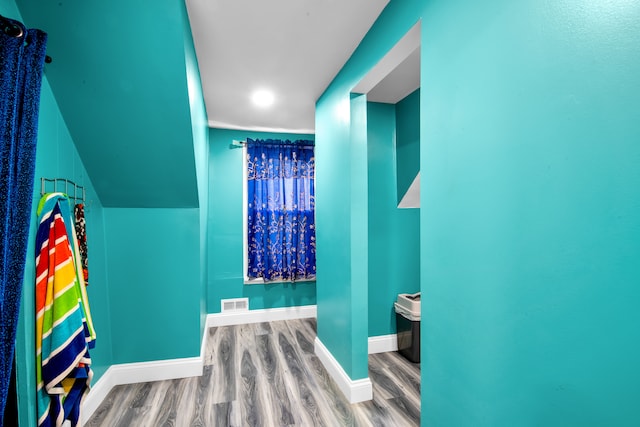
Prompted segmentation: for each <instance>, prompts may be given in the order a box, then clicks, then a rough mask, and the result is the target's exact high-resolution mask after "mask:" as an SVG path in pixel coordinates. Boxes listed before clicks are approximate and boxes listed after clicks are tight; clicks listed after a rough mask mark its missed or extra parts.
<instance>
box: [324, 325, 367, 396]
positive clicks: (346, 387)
mask: <svg viewBox="0 0 640 427" xmlns="http://www.w3.org/2000/svg"><path fill="white" fill-rule="evenodd" d="M314 350H315V354H316V356H318V359H320V361H321V362H322V364H323V365H324V367H325V369H326V370H327V372H328V373H329V375H331V378H333V380H334V381H335V382H336V384H337V385H338V388H340V390H341V391H342V393H343V394H344V396H345V397H346V398H347V400H348V401H349V403H358V402H364V401H367V400H371V399H373V385H372V384H371V380H370V379H369V378H368V377H367V378H363V379H360V380H355V381H354V380H352V379H351V378H349V375H347V373H346V372H345V371H344V369H342V366H340V363H338V361H337V360H336V359H335V358H334V357H333V354H331V352H330V351H329V350H327V348H326V347H325V346H324V344H322V341H320V339H319V338H318V337H316V340H315V347H314Z"/></svg>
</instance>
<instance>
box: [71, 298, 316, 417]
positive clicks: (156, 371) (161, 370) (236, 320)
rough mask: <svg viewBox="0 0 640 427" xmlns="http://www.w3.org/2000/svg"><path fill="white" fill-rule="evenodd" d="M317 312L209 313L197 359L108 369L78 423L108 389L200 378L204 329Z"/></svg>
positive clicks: (307, 309) (305, 308)
mask: <svg viewBox="0 0 640 427" xmlns="http://www.w3.org/2000/svg"><path fill="white" fill-rule="evenodd" d="M316 313H317V308H316V306H315V305H303V306H298V307H285V308H270V309H264V310H249V311H241V312H237V313H232V312H228V313H216V314H208V315H207V320H206V325H205V328H204V331H203V337H202V344H201V346H200V356H199V357H188V358H184V359H170V360H158V361H153V362H139V363H123V364H119V365H112V366H110V367H109V369H107V370H106V372H105V373H104V374H103V375H102V376H101V377H100V379H99V380H98V381H96V382H95V384H94V385H93V386H92V387H91V391H90V392H89V394H88V395H87V396H86V397H85V398H84V401H83V403H82V420H81V424H82V425H84V423H86V422H87V421H88V420H89V418H91V416H92V415H93V413H94V412H95V411H96V409H98V407H99V406H100V404H101V403H102V401H103V400H104V399H105V398H106V397H107V395H108V394H109V392H110V391H111V389H112V388H113V387H115V386H117V385H123V384H133V383H141V382H149V381H163V380H172V379H177V378H188V377H197V376H201V375H202V369H203V361H204V356H205V354H204V353H205V350H206V348H207V341H208V337H209V334H208V332H207V329H209V328H211V327H214V326H226V325H240V324H246V323H258V322H271V321H276V320H290V319H306V318H309V317H316Z"/></svg>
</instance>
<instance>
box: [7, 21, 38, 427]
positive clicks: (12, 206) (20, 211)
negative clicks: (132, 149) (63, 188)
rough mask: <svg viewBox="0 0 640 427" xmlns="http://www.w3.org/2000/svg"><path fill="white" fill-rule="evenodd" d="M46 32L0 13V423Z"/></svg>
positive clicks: (14, 320) (18, 287)
mask: <svg viewBox="0 0 640 427" xmlns="http://www.w3.org/2000/svg"><path fill="white" fill-rule="evenodd" d="M46 40H47V35H46V34H45V33H44V32H42V31H40V30H32V29H29V30H27V29H26V28H25V27H24V25H23V24H22V23H20V22H18V21H14V20H12V19H7V18H4V17H2V16H0V98H1V100H2V102H1V103H0V138H1V139H2V140H1V141H0V227H2V233H1V236H0V270H1V271H0V279H1V286H2V287H1V289H0V387H1V390H0V425H2V421H3V420H2V417H3V414H4V408H5V405H6V397H7V394H8V388H9V382H10V378H11V367H12V364H13V355H14V350H15V337H16V324H17V321H18V312H19V308H20V297H21V295H22V281H23V278H24V267H25V259H26V258H25V257H26V250H27V240H28V237H29V222H30V217H31V202H32V198H33V177H34V169H35V160H36V133H37V128H38V106H39V103H40V86H41V84H42V69H43V65H44V58H45V46H46Z"/></svg>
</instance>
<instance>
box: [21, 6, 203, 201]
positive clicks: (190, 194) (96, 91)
mask: <svg viewBox="0 0 640 427" xmlns="http://www.w3.org/2000/svg"><path fill="white" fill-rule="evenodd" d="M12 1H13V0H12ZM15 1H16V3H17V4H18V6H19V8H20V11H21V12H22V16H23V17H24V19H25V20H27V21H28V22H29V23H30V25H31V26H33V27H38V28H41V29H43V30H44V31H46V32H47V33H48V34H49V40H48V44H47V53H48V54H49V55H50V56H51V57H52V58H53V62H52V63H51V64H49V65H48V70H47V76H48V78H49V83H50V84H51V87H52V90H53V92H54V94H55V96H56V100H57V102H58V105H59V107H60V111H61V112H62V114H63V116H64V118H65V122H66V124H67V126H68V128H69V131H70V133H71V136H72V137H73V139H74V141H75V144H76V146H77V149H78V152H79V154H80V157H81V158H82V161H83V162H84V164H85V167H86V168H87V172H88V173H89V176H90V177H91V179H92V181H93V183H94V185H95V188H96V192H97V193H98V195H99V196H100V200H102V203H103V205H104V206H105V207H145V208H149V207H150V208H153V207H163V208H173V207H176V208H191V207H198V193H197V184H196V181H197V176H196V169H195V164H194V159H193V135H192V126H191V120H190V119H191V117H190V112H191V111H190V105H189V103H190V100H189V96H188V89H187V71H186V64H185V52H184V49H185V46H184V19H185V14H186V10H185V6H184V1H162V2H151V3H150V2H135V1H134V2H131V1H128V0H112V1H109V2H95V1H91V2H88V1H85V0H64V1H30V0H15ZM167 165H171V167H172V173H170V174H168V173H166V170H167ZM114 171H117V173H115V172H114Z"/></svg>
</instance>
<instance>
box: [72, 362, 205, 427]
mask: <svg viewBox="0 0 640 427" xmlns="http://www.w3.org/2000/svg"><path fill="white" fill-rule="evenodd" d="M202 360H203V359H202V357H201V356H200V357H187V358H184V359H170V360H158V361H153V362H139V363H122V364H119V365H112V366H111V367H109V369H107V371H106V372H105V373H104V374H103V375H102V376H101V377H100V379H99V380H98V381H97V382H96V383H95V385H94V386H93V387H91V391H90V392H89V394H88V395H87V397H86V398H85V399H84V402H83V404H82V421H83V423H84V422H86V421H88V420H89V418H91V415H93V413H94V412H95V410H96V409H98V407H99V406H100V404H101V403H102V401H103V400H104V398H105V397H107V394H109V392H110V391H111V389H112V388H113V387H115V386H117V385H123V384H133V383H145V382H149V381H164V380H173V379H177V378H189V377H198V376H202Z"/></svg>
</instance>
